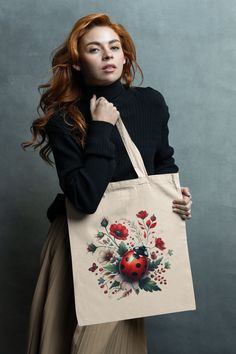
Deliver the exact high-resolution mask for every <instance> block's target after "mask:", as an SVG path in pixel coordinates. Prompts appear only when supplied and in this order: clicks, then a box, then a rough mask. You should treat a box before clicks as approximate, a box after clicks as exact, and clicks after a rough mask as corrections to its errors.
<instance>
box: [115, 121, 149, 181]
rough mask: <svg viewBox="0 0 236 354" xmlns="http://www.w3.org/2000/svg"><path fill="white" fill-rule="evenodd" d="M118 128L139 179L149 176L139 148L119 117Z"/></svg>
mask: <svg viewBox="0 0 236 354" xmlns="http://www.w3.org/2000/svg"><path fill="white" fill-rule="evenodd" d="M116 126H117V129H118V131H119V133H120V136H121V139H122V141H123V143H124V146H125V149H126V151H127V153H128V155H129V158H130V161H131V163H132V165H133V167H134V169H135V172H136V173H137V175H138V177H145V176H148V173H147V170H146V167H145V165H144V162H143V159H142V156H141V154H140V152H139V150H138V148H137V146H136V145H135V144H134V142H133V141H132V139H131V137H130V135H129V133H128V131H127V129H126V127H125V125H124V123H123V121H122V119H121V117H119V118H118V119H117V121H116Z"/></svg>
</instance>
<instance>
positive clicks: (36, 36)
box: [0, 0, 236, 354]
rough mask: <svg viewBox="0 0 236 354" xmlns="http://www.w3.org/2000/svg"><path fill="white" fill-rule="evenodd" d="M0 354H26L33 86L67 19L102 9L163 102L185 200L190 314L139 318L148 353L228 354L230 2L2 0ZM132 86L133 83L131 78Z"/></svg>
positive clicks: (37, 223) (42, 221)
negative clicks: (27, 145) (188, 206)
mask: <svg viewBox="0 0 236 354" xmlns="http://www.w3.org/2000/svg"><path fill="white" fill-rule="evenodd" d="M0 6H1V8H0V19H1V61H0V64H1V74H0V75H1V82H0V84H1V98H0V99H1V120H0V124H1V139H0V148H1V150H0V151H1V157H0V159H1V161H0V166H1V172H0V177H1V183H0V190H1V213H0V218H1V221H0V222H1V254H0V257H1V268H0V271H1V292H0V294H1V295H0V296H1V313H0V318H1V330H0V335H1V339H0V346H1V348H0V352H1V354H12V353H18V354H23V353H25V341H26V331H27V323H28V315H29V310H30V304H31V299H32V295H33V291H34V286H35V282H36V278H37V272H38V269H39V255H40V251H41V248H42V246H43V243H44V241H45V239H46V237H47V230H48V227H49V222H48V220H47V219H46V209H47V207H48V205H49V204H50V202H51V201H52V199H53V198H54V196H55V194H56V193H57V192H58V191H60V190H59V186H58V181H57V176H56V171H55V169H53V168H51V167H49V166H47V165H46V163H45V162H44V161H43V160H41V159H40V157H39V156H38V153H34V152H32V151H28V152H24V151H23V150H22V149H21V148H20V143H21V141H23V140H25V139H28V138H30V134H29V125H30V124H31V121H32V120H33V119H34V118H36V117H37V113H36V106H37V104H38V101H39V94H38V92H37V86H38V85H39V84H42V83H44V82H46V81H47V79H48V78H49V75H50V66H49V64H50V59H49V57H50V53H51V51H52V49H53V48H55V47H56V46H58V45H59V44H60V43H61V42H62V40H64V38H65V37H66V35H67V33H68V31H69V30H70V29H71V27H72V25H73V24H74V22H75V21H76V20H77V19H78V18H79V17H81V16H84V15H86V14H88V13H91V12H98V11H101V12H106V13H107V14H108V15H110V16H111V17H112V19H113V20H114V21H118V22H120V23H122V24H123V25H124V26H125V27H126V28H127V29H128V30H129V32H130V33H131V35H132V36H133V39H134V41H135V43H136V46H137V55H138V61H139V64H140V65H141V67H142V69H143V71H144V75H145V81H144V83H143V86H153V87H154V88H156V89H158V90H160V91H161V92H162V93H163V95H164V97H165V98H166V101H167V104H168V105H169V109H170V114H171V119H170V123H169V128H170V142H171V144H172V145H173V146H174V148H175V158H176V162H177V164H178V165H179V167H180V176H181V182H182V183H181V184H182V186H188V187H189V188H190V190H191V192H192V195H193V206H192V219H191V220H190V221H187V231H188V243H189V252H190V258H191V266H192V274H193V280H194V288H195V294H196V302H197V311H194V312H185V313H177V314H171V315H163V316H155V317H151V318H148V319H147V320H146V325H147V327H146V328H147V336H148V345H149V354H156V353H158V354H189V353H191V354H212V353H217V354H231V353H234V352H235V348H236V346H235V344H236V343H235V329H236V328H235V327H236V324H235V323H236V322H235V272H236V261H235V259H236V257H235V246H236V237H235V236H236V235H235V226H236V225H235V220H236V217H235V200H236V188H235V181H234V177H235V175H234V173H235V172H236V168H235V162H236V153H235V152H236V142H235V141H236V140H235V129H236V123H235V113H236V104H235V91H236V89H235V82H236V69H235V67H236V66H235V63H236V2H235V1H234V0H224V1H223V0H218V1H216V0H215V1H214V0H201V1H199V0H175V1H174V0H173V1H171V0H169V1H166V0H148V1H147V0H146V1H140V0H139V1H135V2H134V1H124V0H119V1H118V2H117V1H114V2H113V1H89V2H85V1H78V0H77V1H75V0H71V1H65V0H64V1H59V0H57V1H45V0H41V1H30V0H21V1H16V0H15V1H13V0H11V1H7V2H6V1H1V5H0ZM136 83H137V84H138V83H139V77H138V78H137V80H136Z"/></svg>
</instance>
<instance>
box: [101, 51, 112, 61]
mask: <svg viewBox="0 0 236 354" xmlns="http://www.w3.org/2000/svg"><path fill="white" fill-rule="evenodd" d="M112 57H113V54H112V52H111V51H110V49H105V50H104V54H103V59H109V58H112Z"/></svg>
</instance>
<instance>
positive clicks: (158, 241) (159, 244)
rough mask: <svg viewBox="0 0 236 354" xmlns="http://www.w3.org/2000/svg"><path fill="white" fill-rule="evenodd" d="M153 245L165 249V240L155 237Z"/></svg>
mask: <svg viewBox="0 0 236 354" xmlns="http://www.w3.org/2000/svg"><path fill="white" fill-rule="evenodd" d="M155 246H156V247H157V248H159V250H161V251H163V250H165V249H166V247H165V242H164V241H163V240H162V239H161V238H160V237H158V238H156V239H155Z"/></svg>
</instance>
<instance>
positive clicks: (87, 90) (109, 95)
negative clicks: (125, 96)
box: [82, 79, 124, 101]
mask: <svg viewBox="0 0 236 354" xmlns="http://www.w3.org/2000/svg"><path fill="white" fill-rule="evenodd" d="M123 91H124V86H123V84H122V83H121V81H120V79H117V80H115V81H113V82H112V83H111V84H109V85H106V86H98V85H87V84H85V83H83V85H82V92H83V96H84V98H88V99H91V98H92V96H93V94H95V95H96V98H99V97H101V96H103V97H105V98H106V99H107V100H108V101H109V100H112V99H114V98H116V97H118V96H120V95H121V94H122V93H123Z"/></svg>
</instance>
